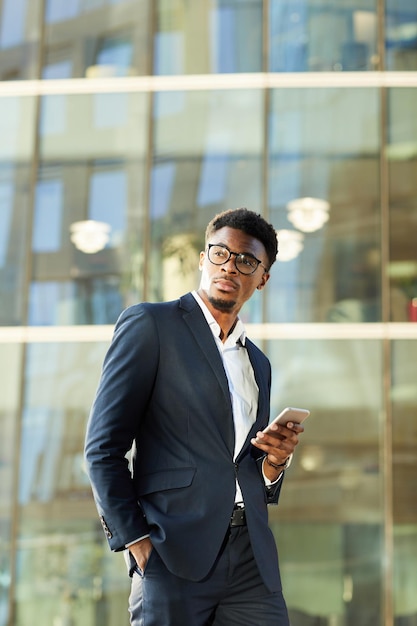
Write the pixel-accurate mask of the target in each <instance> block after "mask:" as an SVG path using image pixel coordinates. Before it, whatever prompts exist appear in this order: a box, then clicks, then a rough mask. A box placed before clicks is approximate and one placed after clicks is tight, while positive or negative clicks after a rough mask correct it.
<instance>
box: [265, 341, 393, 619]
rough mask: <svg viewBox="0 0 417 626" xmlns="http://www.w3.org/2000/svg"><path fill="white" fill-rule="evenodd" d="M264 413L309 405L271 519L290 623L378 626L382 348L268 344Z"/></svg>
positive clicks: (354, 344) (381, 565)
mask: <svg viewBox="0 0 417 626" xmlns="http://www.w3.org/2000/svg"><path fill="white" fill-rule="evenodd" d="M268 348H269V350H268V354H269V356H270V358H271V364H272V371H273V372H274V374H273V381H272V383H273V387H272V394H271V406H272V411H273V415H274V414H276V413H277V412H278V411H281V410H282V408H283V407H285V406H301V407H306V408H309V409H310V410H311V416H310V417H309V418H308V420H307V421H306V422H305V432H304V434H303V435H302V437H301V439H300V444H299V445H298V447H297V450H296V452H295V455H294V459H293V463H292V465H291V467H290V469H289V470H288V473H287V476H286V478H285V484H284V487H283V492H282V495H281V499H280V504H279V506H278V507H277V508H275V507H272V508H271V509H270V517H271V524H272V528H273V531H274V534H275V536H276V540H277V545H278V549H279V553H280V561H281V570H282V578H283V587H284V591H285V596H286V600H287V603H288V607H289V611H290V617H291V624H293V626H315V625H317V624H327V625H329V626H330V625H331V626H370V625H371V624H372V625H374V624H382V623H383V618H382V604H383V602H382V596H381V589H382V582H383V572H384V559H383V524H384V506H383V474H382V471H381V468H380V445H381V443H382V441H381V439H382V435H383V421H382V419H381V418H382V415H383V413H382V404H381V402H382V400H381V398H382V394H381V388H382V345H381V344H380V342H377V341H371V340H366V341H361V340H357V339H349V340H326V341H318V340H315V341H313V340H312V341H308V340H302V341H301V340H300V341H292V340H288V341H274V342H270V343H269V344H268Z"/></svg>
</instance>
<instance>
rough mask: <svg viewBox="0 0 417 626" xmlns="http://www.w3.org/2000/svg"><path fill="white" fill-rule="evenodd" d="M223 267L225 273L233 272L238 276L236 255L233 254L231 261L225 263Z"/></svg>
mask: <svg viewBox="0 0 417 626" xmlns="http://www.w3.org/2000/svg"><path fill="white" fill-rule="evenodd" d="M221 267H222V269H223V270H224V271H225V272H228V273H229V274H230V273H232V272H233V274H237V273H238V272H237V267H236V255H235V254H234V253H233V252H232V253H231V255H230V259H228V260H227V261H226V263H223V265H222V266H221Z"/></svg>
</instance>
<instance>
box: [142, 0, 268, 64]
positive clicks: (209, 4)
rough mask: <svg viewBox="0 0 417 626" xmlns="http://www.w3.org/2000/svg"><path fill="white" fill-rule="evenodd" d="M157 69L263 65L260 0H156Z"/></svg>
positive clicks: (261, 5)
mask: <svg viewBox="0 0 417 626" xmlns="http://www.w3.org/2000/svg"><path fill="white" fill-rule="evenodd" d="M157 5H158V8H157V30H156V34H155V61H154V73H155V74H206V73H210V72H216V73H226V72H229V73H237V72H260V71H262V8H263V3H262V1H261V0H227V1H226V0H204V1H202V2H195V3H187V2H186V0H175V1H171V0H158V3H157Z"/></svg>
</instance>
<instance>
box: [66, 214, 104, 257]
mask: <svg viewBox="0 0 417 626" xmlns="http://www.w3.org/2000/svg"><path fill="white" fill-rule="evenodd" d="M110 230H111V229H110V224H106V222H96V221H95V220H83V221H81V222H74V223H73V224H71V226H70V231H71V241H72V243H73V244H74V245H75V247H76V248H78V250H81V252H84V253H85V254H95V253H96V252H99V251H100V250H103V248H105V246H106V244H107V243H108V241H109V239H110Z"/></svg>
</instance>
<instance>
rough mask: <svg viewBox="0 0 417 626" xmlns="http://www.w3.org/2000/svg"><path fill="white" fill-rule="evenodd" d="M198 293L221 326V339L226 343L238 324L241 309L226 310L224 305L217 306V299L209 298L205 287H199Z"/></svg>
mask: <svg viewBox="0 0 417 626" xmlns="http://www.w3.org/2000/svg"><path fill="white" fill-rule="evenodd" d="M197 293H198V295H199V296H200V298H201V299H202V300H203V302H204V304H205V305H206V307H207V308H208V310H209V311H210V313H211V314H212V316H213V317H214V319H215V320H216V322H217V323H218V325H219V326H220V339H221V340H222V342H223V343H224V342H225V341H226V339H227V337H228V336H229V335H230V333H231V332H232V331H233V329H234V327H235V326H236V322H237V316H238V313H239V309H236V308H235V307H231V309H230V310H224V308H223V307H221V306H218V305H217V306H216V302H215V301H211V300H209V299H208V297H207V294H206V293H205V291H204V290H203V289H199V290H198V291H197Z"/></svg>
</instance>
